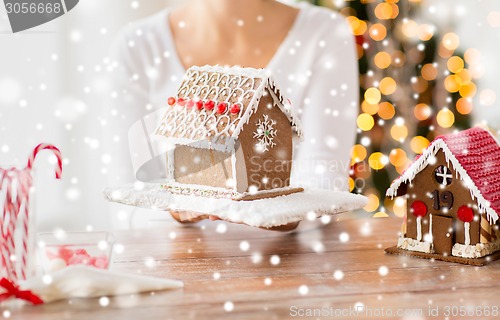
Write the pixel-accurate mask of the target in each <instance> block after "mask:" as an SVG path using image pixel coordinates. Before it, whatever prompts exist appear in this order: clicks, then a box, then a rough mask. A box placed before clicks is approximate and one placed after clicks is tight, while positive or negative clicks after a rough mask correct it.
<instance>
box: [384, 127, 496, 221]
mask: <svg viewBox="0 0 500 320" xmlns="http://www.w3.org/2000/svg"><path fill="white" fill-rule="evenodd" d="M439 150H442V151H443V152H444V154H445V157H446V161H447V162H448V164H449V163H450V162H451V164H452V165H453V168H454V169H455V171H456V173H457V176H458V177H459V178H460V179H461V180H462V181H463V182H464V185H465V186H466V187H467V188H468V189H470V193H471V196H472V199H477V200H476V201H477V204H478V208H479V212H481V213H484V212H485V213H486V214H487V216H488V220H489V221H490V223H494V222H496V221H497V219H498V213H499V212H500V146H499V145H498V142H497V140H496V139H495V138H494V137H493V135H492V134H491V133H490V132H489V131H487V130H485V129H482V128H480V127H474V128H471V129H468V130H464V131H461V132H458V133H454V134H449V135H443V136H439V137H437V138H436V139H435V140H434V141H433V142H432V143H431V144H430V145H429V147H427V149H425V151H424V152H423V153H422V155H421V156H419V157H417V158H416V159H415V161H414V162H413V163H412V164H411V165H410V166H409V167H408V169H406V170H405V171H404V172H403V174H402V175H401V176H400V177H399V178H397V179H396V180H394V182H393V183H392V184H391V186H390V188H389V189H388V190H387V192H386V195H387V196H388V197H395V196H397V195H398V189H399V187H400V186H401V185H402V184H407V183H408V182H411V181H412V180H413V179H414V178H415V176H416V175H417V174H418V173H419V172H420V171H422V170H423V169H424V168H425V167H426V166H427V165H428V164H429V162H431V161H432V159H433V157H434V156H435V155H436V153H437V152H438V151H439Z"/></svg>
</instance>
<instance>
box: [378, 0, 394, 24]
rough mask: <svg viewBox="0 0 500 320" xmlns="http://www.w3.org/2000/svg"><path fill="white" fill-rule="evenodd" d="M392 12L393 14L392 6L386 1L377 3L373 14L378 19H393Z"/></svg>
mask: <svg viewBox="0 0 500 320" xmlns="http://www.w3.org/2000/svg"><path fill="white" fill-rule="evenodd" d="M393 14H394V12H393V7H392V6H391V5H390V4H389V3H387V2H382V3H379V4H378V5H377V6H376V7H375V16H376V17H377V18H379V19H380V20H389V19H393V18H392V16H393Z"/></svg>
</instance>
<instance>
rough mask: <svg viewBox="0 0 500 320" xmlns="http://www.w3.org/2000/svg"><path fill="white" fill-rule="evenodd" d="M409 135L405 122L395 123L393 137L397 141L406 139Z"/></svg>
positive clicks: (392, 130)
mask: <svg viewBox="0 0 500 320" xmlns="http://www.w3.org/2000/svg"><path fill="white" fill-rule="evenodd" d="M407 136H408V128H407V127H406V126H405V125H404V124H395V125H393V126H392V127H391V137H392V138H393V139H394V140H396V141H400V142H402V141H404V140H405V139H406V137H407Z"/></svg>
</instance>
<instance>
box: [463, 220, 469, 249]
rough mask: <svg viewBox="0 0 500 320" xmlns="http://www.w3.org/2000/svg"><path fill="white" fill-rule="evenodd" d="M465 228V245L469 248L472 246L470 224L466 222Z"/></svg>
mask: <svg viewBox="0 0 500 320" xmlns="http://www.w3.org/2000/svg"><path fill="white" fill-rule="evenodd" d="M464 228H465V245H466V246H468V245H470V223H469V222H465V223H464Z"/></svg>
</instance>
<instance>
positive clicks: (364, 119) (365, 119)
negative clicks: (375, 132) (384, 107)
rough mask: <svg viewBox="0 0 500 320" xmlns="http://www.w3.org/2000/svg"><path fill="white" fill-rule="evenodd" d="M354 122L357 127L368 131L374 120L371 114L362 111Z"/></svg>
mask: <svg viewBox="0 0 500 320" xmlns="http://www.w3.org/2000/svg"><path fill="white" fill-rule="evenodd" d="M356 123H357V125H358V128H360V129H361V130H363V131H368V130H371V128H373V125H374V124H375V121H374V120H373V117H372V116H371V115H369V114H367V113H362V114H360V115H359V116H358V119H357V120H356Z"/></svg>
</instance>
